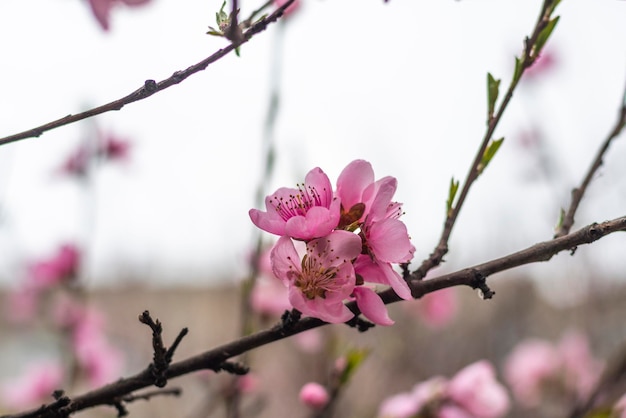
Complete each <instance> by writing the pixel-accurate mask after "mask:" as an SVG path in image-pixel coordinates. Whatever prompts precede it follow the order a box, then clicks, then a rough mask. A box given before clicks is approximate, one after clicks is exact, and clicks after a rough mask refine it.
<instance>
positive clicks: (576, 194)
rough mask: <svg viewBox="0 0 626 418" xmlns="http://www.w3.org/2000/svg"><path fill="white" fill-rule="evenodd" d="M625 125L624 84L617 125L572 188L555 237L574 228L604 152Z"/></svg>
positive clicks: (625, 91)
mask: <svg viewBox="0 0 626 418" xmlns="http://www.w3.org/2000/svg"><path fill="white" fill-rule="evenodd" d="M624 126H626V86H624V93H623V95H622V103H621V107H620V110H619V116H618V118H617V121H616V123H615V126H614V127H613V129H612V130H611V132H610V133H609V136H608V137H607V138H606V139H605V140H604V142H603V143H602V146H601V147H600V149H599V150H598V153H597V154H596V158H595V159H594V160H593V162H592V163H591V166H590V167H589V170H588V171H587V174H586V175H585V178H584V180H583V182H582V183H581V184H580V186H579V187H577V188H575V189H573V190H572V202H571V203H570V205H569V208H568V209H567V213H566V214H565V216H564V217H563V221H562V222H561V225H560V226H559V227H558V229H557V231H556V233H555V234H554V237H555V238H558V237H562V236H565V235H567V234H568V233H569V231H570V230H571V229H572V226H573V225H574V215H576V211H577V210H578V206H579V205H580V202H581V201H582V199H583V196H584V195H585V192H586V191H587V187H589V183H591V180H592V179H593V176H594V175H595V173H596V171H598V169H599V168H600V167H601V166H602V164H603V159H604V154H606V152H607V150H608V149H609V146H610V145H611V142H612V141H613V140H614V139H615V138H617V136H619V134H620V133H621V132H622V130H623V129H624Z"/></svg>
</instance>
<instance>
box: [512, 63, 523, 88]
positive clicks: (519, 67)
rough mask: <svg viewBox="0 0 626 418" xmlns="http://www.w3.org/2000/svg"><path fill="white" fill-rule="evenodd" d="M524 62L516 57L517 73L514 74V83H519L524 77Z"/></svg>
mask: <svg viewBox="0 0 626 418" xmlns="http://www.w3.org/2000/svg"><path fill="white" fill-rule="evenodd" d="M522 63H523V60H522V59H521V58H519V57H515V71H514V72H513V82H514V83H517V82H518V81H519V79H520V77H521V76H522V71H524V68H523V64H522Z"/></svg>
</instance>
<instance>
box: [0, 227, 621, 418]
mask: <svg viewBox="0 0 626 418" xmlns="http://www.w3.org/2000/svg"><path fill="white" fill-rule="evenodd" d="M617 231H626V216H623V217H620V218H617V219H613V220H610V221H606V222H602V223H599V224H596V223H594V224H591V225H588V226H586V227H584V228H582V229H580V230H579V231H577V232H574V233H571V234H569V235H566V236H564V237H560V238H555V239H552V240H550V241H545V242H541V243H538V244H535V245H533V246H530V247H528V248H526V249H523V250H521V251H518V252H515V253H512V254H508V255H506V256H504V257H501V258H497V259H495V260H491V261H488V262H486V263H482V264H478V265H475V266H473V267H469V268H466V269H463V270H459V271H457V272H454V273H450V274H445V275H442V276H439V277H436V278H433V279H430V280H422V278H421V277H419V276H417V277H412V280H411V284H412V286H413V290H414V296H415V297H417V298H419V297H421V296H423V295H425V294H427V293H431V292H434V291H437V290H440V289H445V288H448V287H452V286H460V285H465V286H469V287H472V288H478V287H480V283H481V282H482V283H484V281H485V280H486V279H487V278H488V277H489V276H491V275H493V274H495V273H499V272H502V271H505V270H509V269H511V268H514V267H519V266H522V265H525V264H530V263H536V262H540V261H548V260H550V259H551V258H552V257H553V256H554V255H555V254H558V253H559V252H561V251H567V250H569V251H572V252H573V251H574V250H575V249H576V248H577V247H578V246H580V245H584V244H590V243H592V242H595V241H597V240H599V239H601V238H603V237H605V236H607V235H609V234H612V233H614V232H617ZM413 276H415V273H414V274H413ZM380 296H381V298H382V300H383V301H384V302H385V304H390V303H394V302H397V301H399V300H401V299H400V298H399V297H398V296H397V295H396V293H395V292H394V291H393V290H392V289H388V290H386V291H384V292H382V293H380ZM348 307H349V308H350V310H351V311H352V312H354V313H355V314H357V315H358V314H359V313H360V312H359V310H358V308H357V306H356V304H355V303H354V302H351V303H349V304H348ZM326 324H327V323H326V322H324V321H321V320H319V319H316V318H304V319H301V320H299V321H297V322H283V323H280V324H277V325H275V326H274V327H272V328H270V329H267V330H264V331H260V332H257V333H255V334H251V335H248V336H244V337H241V338H239V339H237V340H234V341H231V342H229V343H227V344H224V345H222V346H219V347H216V348H214V349H211V350H209V351H206V352H204V353H201V354H198V355H195V356H193V357H189V358H187V359H185V360H181V361H179V362H176V363H172V364H170V366H169V367H168V369H167V371H166V377H167V379H168V380H169V379H173V378H175V377H179V376H183V375H185V374H188V373H192V372H195V371H199V370H204V369H213V370H216V369H219V368H220V365H221V364H223V363H224V362H225V361H226V360H228V359H230V358H232V357H235V356H238V355H240V354H243V353H245V352H247V351H250V350H252V349H255V348H258V347H261V346H264V345H266V344H269V343H272V342H274V341H278V340H282V339H284V338H287V337H290V336H292V335H295V334H298V333H300V332H303V331H306V330H309V329H313V328H317V327H320V326H323V325H326ZM153 383H154V377H153V376H152V374H151V372H150V369H149V368H147V369H145V370H143V371H142V372H140V373H138V374H136V375H134V376H130V377H127V378H124V379H120V380H118V381H117V382H115V383H111V384H109V385H106V386H104V387H102V388H99V389H96V390H94V391H91V392H87V393H85V394H83V395H79V396H76V397H74V398H71V400H69V402H68V403H64V404H63V406H58V407H57V406H56V405H55V403H51V404H49V405H44V406H42V407H41V408H38V409H36V410H32V411H28V412H24V413H21V414H16V415H5V416H2V417H0V418H35V417H38V418H44V417H50V416H68V415H69V414H72V413H74V412H77V411H81V410H84V409H87V408H91V407H94V406H98V405H107V404H110V402H111V400H112V399H118V398H120V397H122V396H125V395H128V394H131V393H133V392H134V391H136V390H139V389H142V388H146V387H149V386H151V385H153Z"/></svg>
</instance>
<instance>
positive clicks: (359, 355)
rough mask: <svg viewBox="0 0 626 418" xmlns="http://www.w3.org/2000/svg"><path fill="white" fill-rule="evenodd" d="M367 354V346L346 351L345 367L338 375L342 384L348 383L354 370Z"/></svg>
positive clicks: (368, 352)
mask: <svg viewBox="0 0 626 418" xmlns="http://www.w3.org/2000/svg"><path fill="white" fill-rule="evenodd" d="M369 354H370V350H368V349H367V348H361V349H358V348H353V349H350V350H349V351H348V353H346V355H345V358H346V367H345V368H344V369H343V371H342V372H341V375H340V376H339V382H340V384H341V385H342V386H343V385H345V384H346V383H348V380H350V378H351V377H352V375H353V374H354V372H356V371H357V369H358V368H359V367H360V366H361V364H362V363H363V362H364V361H365V359H366V358H367V356H369Z"/></svg>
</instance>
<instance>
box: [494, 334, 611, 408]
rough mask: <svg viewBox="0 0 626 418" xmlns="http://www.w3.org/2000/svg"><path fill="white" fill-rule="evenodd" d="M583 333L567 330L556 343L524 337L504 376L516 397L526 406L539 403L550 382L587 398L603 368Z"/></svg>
mask: <svg viewBox="0 0 626 418" xmlns="http://www.w3.org/2000/svg"><path fill="white" fill-rule="evenodd" d="M602 367H603V366H602V363H601V362H598V361H597V360H595V359H594V358H593V357H592V355H591V352H590V350H589V343H588V341H587V339H586V338H585V336H584V335H582V334H580V333H577V332H571V331H570V332H568V333H566V334H565V335H564V336H563V337H562V338H561V341H560V342H559V344H558V345H557V346H554V345H552V344H550V343H549V342H547V341H542V340H536V339H533V340H527V341H524V342H522V343H520V344H518V346H517V347H516V348H515V349H514V350H513V352H512V353H511V354H510V355H509V356H508V358H507V360H506V363H505V377H506V379H507V381H508V382H509V385H510V386H511V388H512V390H513V394H514V395H515V398H516V399H517V401H518V402H519V403H520V404H522V405H523V406H526V407H534V406H537V405H539V403H540V401H541V397H542V396H543V395H544V394H545V393H549V392H548V391H546V390H545V389H546V387H547V386H548V385H553V386H556V387H557V388H559V390H560V391H562V392H565V393H567V394H568V395H569V396H571V397H572V398H585V397H586V396H588V395H589V392H590V391H591V390H592V388H593V387H594V386H595V384H596V382H597V380H598V378H599V376H600V373H601V371H602Z"/></svg>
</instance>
